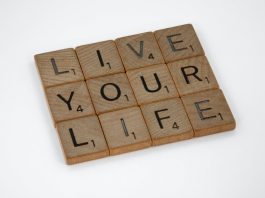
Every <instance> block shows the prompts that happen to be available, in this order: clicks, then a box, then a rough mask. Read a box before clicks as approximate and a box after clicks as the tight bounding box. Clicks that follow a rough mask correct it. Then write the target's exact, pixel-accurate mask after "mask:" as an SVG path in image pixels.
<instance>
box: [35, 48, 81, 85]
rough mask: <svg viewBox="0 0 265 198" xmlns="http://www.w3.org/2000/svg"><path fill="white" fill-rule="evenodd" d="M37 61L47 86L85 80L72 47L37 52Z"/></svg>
mask: <svg viewBox="0 0 265 198" xmlns="http://www.w3.org/2000/svg"><path fill="white" fill-rule="evenodd" d="M35 62H36V65H37V68H38V71H39V74H40V77H41V80H42V84H43V86H44V87H45V88H47V87H51V86H55V85H62V84H65V83H71V82H76V81H81V80H84V76H83V73H82V70H81V67H80V65H79V62H78V59H77V57H76V54H75V51H74V50H73V49H72V48H69V49H63V50H58V51H53V52H47V53H43V54H37V55H35Z"/></svg>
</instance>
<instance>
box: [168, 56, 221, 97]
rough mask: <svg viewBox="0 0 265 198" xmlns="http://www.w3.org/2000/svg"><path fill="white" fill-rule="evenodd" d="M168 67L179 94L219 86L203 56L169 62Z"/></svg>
mask: <svg viewBox="0 0 265 198" xmlns="http://www.w3.org/2000/svg"><path fill="white" fill-rule="evenodd" d="M168 68H169V70H170V72H171V74H172V77H173V80H174V82H175V84H176V86H177V89H178V92H179V94H180V95H181V96H183V95H187V94H191V93H195V92H200V91H206V90H209V89H216V88H218V87H219V86H218V83H217V81H216V79H215V76H214V73H213V71H212V68H211V66H210V64H209V62H208V60H207V58H206V57H205V56H197V57H193V58H188V59H184V60H180V61H176V62H173V63H169V64H168Z"/></svg>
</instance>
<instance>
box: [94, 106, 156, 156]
mask: <svg viewBox="0 0 265 198" xmlns="http://www.w3.org/2000/svg"><path fill="white" fill-rule="evenodd" d="M99 120H100V122H101V125H102V129H103V132H104V134H105V137H106V140H107V143H108V146H109V149H110V155H116V154H120V153H125V152H129V151H134V150H139V149H142V148H146V147H149V146H150V145H151V139H150V134H149V132H148V129H147V127H146V124H145V121H144V118H143V116H142V113H141V110H140V108H139V107H131V108H128V109H122V110H119V111H113V112H109V113H104V114H101V115H99Z"/></svg>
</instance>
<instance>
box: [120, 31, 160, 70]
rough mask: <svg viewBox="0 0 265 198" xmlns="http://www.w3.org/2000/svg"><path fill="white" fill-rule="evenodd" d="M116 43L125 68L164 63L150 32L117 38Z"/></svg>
mask: <svg viewBox="0 0 265 198" xmlns="http://www.w3.org/2000/svg"><path fill="white" fill-rule="evenodd" d="M116 44H117V47H118V50H119V53H120V55H121V58H122V61H123V64H124V66H125V69H126V70H131V69H136V68H139V67H144V66H148V65H155V64H160V63H164V59H163V56H162V54H161V51H160V49H159V47H158V44H157V42H156V39H155V37H154V34H153V33H152V32H147V33H142V34H136V35H132V36H126V37H122V38H118V39H116Z"/></svg>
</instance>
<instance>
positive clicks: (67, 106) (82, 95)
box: [46, 81, 95, 123]
mask: <svg viewBox="0 0 265 198" xmlns="http://www.w3.org/2000/svg"><path fill="white" fill-rule="evenodd" d="M46 96H47V99H48V103H49V106H50V111H51V114H52V117H53V120H54V122H55V123H56V122H59V121H64V120H69V119H73V118H78V117H82V116H87V115H92V114H95V111H94V107H93V105H92V102H91V98H90V95H89V93H88V90H87V87H86V83H85V82H82V81H81V82H75V83H70V84H65V85H60V86H55V87H50V88H48V89H47V90H46Z"/></svg>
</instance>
